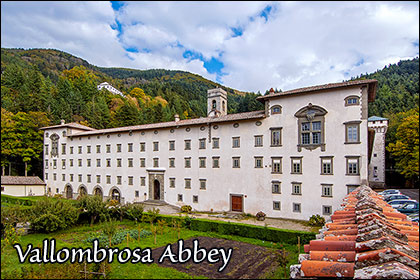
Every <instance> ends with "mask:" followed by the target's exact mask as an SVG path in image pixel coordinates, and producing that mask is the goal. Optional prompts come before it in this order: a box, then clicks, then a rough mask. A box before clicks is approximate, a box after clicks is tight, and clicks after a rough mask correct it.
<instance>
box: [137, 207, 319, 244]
mask: <svg viewBox="0 0 420 280" xmlns="http://www.w3.org/2000/svg"><path fill="white" fill-rule="evenodd" d="M144 215H145V216H147V215H148V213H144ZM157 219H158V220H165V221H166V223H167V224H169V225H174V227H176V225H177V224H182V226H183V227H185V228H189V229H191V230H195V231H203V232H217V233H220V234H226V235H237V236H242V237H248V238H255V239H261V240H266V241H271V242H281V243H286V244H291V245H296V244H297V243H298V238H297V237H298V236H299V237H300V242H301V244H306V243H309V241H310V240H312V239H315V233H313V232H305V231H297V230H287V229H278V228H270V227H261V226H254V225H247V224H238V223H230V222H224V221H213V220H203V219H196V218H190V217H177V216H166V215H159V216H158V217H157Z"/></svg>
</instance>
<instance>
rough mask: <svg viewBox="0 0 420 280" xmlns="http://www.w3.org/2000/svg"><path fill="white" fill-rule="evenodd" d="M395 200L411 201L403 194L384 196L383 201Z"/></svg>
mask: <svg viewBox="0 0 420 280" xmlns="http://www.w3.org/2000/svg"><path fill="white" fill-rule="evenodd" d="M396 199H409V200H411V197H409V196H408V195H404V194H391V195H387V196H384V200H385V201H386V202H389V201H392V200H396Z"/></svg>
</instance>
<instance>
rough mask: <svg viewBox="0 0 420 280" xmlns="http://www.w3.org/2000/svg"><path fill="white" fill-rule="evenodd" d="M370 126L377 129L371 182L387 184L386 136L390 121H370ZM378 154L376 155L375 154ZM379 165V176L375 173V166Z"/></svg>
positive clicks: (370, 165)
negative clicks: (375, 175)
mask: <svg viewBox="0 0 420 280" xmlns="http://www.w3.org/2000/svg"><path fill="white" fill-rule="evenodd" d="M368 125H369V127H371V128H372V129H374V130H375V138H374V142H373V149H372V157H371V159H370V164H369V182H371V183H373V184H379V185H383V184H385V136H386V131H387V129H388V121H387V120H383V121H382V122H380V121H369V124H368ZM375 154H376V157H375V156H374V155H375ZM375 166H376V167H377V177H376V178H375V177H374V176H373V175H374V167H375Z"/></svg>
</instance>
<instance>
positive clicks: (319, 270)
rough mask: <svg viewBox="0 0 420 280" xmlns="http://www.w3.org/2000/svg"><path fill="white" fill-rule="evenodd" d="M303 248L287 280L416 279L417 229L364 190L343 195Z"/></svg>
mask: <svg viewBox="0 0 420 280" xmlns="http://www.w3.org/2000/svg"><path fill="white" fill-rule="evenodd" d="M341 206H342V208H341V209H340V210H337V211H335V212H334V214H333V215H332V216H331V220H332V222H329V223H327V224H326V225H325V226H324V227H323V228H322V229H321V230H320V233H319V234H318V235H317V240H311V242H310V243H309V244H307V245H305V246H304V249H305V253H306V254H301V255H300V256H299V263H300V264H297V265H292V266H290V277H291V278H294V279H299V278H325V277H345V278H353V279H381V278H404V279H418V277H419V226H418V223H415V222H411V221H409V220H408V219H407V216H406V215H404V214H401V213H399V212H397V210H395V209H393V208H392V207H391V206H390V205H389V204H387V203H386V202H385V201H384V200H383V199H382V197H381V196H380V195H378V194H377V193H376V192H374V191H373V190H372V189H371V188H369V187H367V186H361V187H359V188H357V189H356V190H354V191H353V192H351V193H350V194H348V195H347V196H346V197H345V198H344V201H343V204H342V205H341Z"/></svg>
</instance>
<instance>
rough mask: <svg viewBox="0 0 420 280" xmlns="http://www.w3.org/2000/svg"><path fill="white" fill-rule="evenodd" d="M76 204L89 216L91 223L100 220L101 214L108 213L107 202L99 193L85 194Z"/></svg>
mask: <svg viewBox="0 0 420 280" xmlns="http://www.w3.org/2000/svg"><path fill="white" fill-rule="evenodd" d="M76 206H77V207H79V208H80V209H81V210H82V212H83V213H85V214H86V215H88V216H89V218H90V225H92V224H93V223H94V222H95V221H98V220H99V217H100V216H101V215H104V214H106V213H107V208H106V204H105V203H104V202H103V201H102V197H100V196H97V195H92V196H88V195H83V196H81V197H80V199H79V200H78V201H77V202H76Z"/></svg>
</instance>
